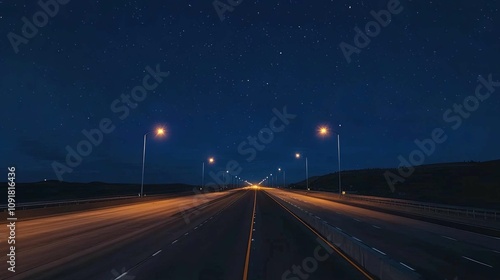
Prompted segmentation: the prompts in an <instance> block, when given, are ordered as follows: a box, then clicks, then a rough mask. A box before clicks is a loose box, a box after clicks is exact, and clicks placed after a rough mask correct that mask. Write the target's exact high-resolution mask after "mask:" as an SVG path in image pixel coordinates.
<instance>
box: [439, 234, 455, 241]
mask: <svg viewBox="0 0 500 280" xmlns="http://www.w3.org/2000/svg"><path fill="white" fill-rule="evenodd" d="M441 237H444V238H447V239H450V240H453V241H457V240H456V239H455V238H451V237H448V236H446V235H441Z"/></svg>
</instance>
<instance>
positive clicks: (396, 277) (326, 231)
mask: <svg viewBox="0 0 500 280" xmlns="http://www.w3.org/2000/svg"><path fill="white" fill-rule="evenodd" d="M273 197H275V198H278V199H279V200H281V201H282V202H284V203H287V204H288V205H290V206H291V207H287V209H289V210H290V211H291V212H292V213H294V214H295V215H297V216H298V217H299V218H300V219H302V220H303V221H304V222H306V223H307V224H308V225H309V226H311V227H312V228H313V229H314V230H316V231H317V232H318V233H319V234H321V235H322V236H323V237H325V238H326V239H327V240H328V241H329V242H330V243H331V244H332V245H334V246H335V247H337V249H340V250H341V251H342V252H344V253H345V254H346V255H348V256H349V257H350V258H351V259H352V260H353V261H355V262H356V263H358V264H359V265H361V266H362V267H364V268H365V269H366V270H367V271H368V272H369V273H371V274H372V275H373V276H375V277H378V278H379V279H381V280H421V279H423V278H422V276H421V275H420V274H418V273H417V272H415V271H413V270H411V269H409V268H407V267H405V266H403V265H402V264H401V263H399V262H397V261H395V260H393V259H391V258H389V257H387V256H386V255H382V254H380V253H379V252H376V251H375V250H373V249H372V248H370V247H368V246H367V245H365V244H363V243H362V242H359V241H357V240H355V239H353V238H352V237H351V236H349V235H347V234H345V233H344V232H342V231H341V230H339V229H337V228H335V227H334V226H332V225H330V224H328V223H327V222H326V221H323V220H321V219H318V218H317V217H316V216H315V215H313V214H312V213H306V212H304V211H303V210H301V209H298V208H297V207H295V206H293V205H291V204H289V203H288V202H286V201H284V200H282V199H281V198H279V197H276V196H273Z"/></svg>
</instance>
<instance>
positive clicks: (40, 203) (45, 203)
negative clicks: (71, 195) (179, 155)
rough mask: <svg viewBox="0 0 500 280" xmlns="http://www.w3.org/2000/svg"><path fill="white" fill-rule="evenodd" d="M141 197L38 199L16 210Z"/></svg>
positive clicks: (2, 209) (1, 206) (0, 208)
mask: <svg viewBox="0 0 500 280" xmlns="http://www.w3.org/2000/svg"><path fill="white" fill-rule="evenodd" d="M187 193H192V192H191V191H187V192H179V193H169V194H156V195H149V196H147V197H157V196H173V195H183V194H187ZM132 198H139V197H138V196H136V195H129V196H118V197H103V198H93V199H72V200H53V201H38V202H30V203H16V210H25V209H33V208H47V207H57V206H64V205H72V204H85V203H96V202H104V201H116V200H123V199H132ZM7 209H8V204H0V212H5V211H7Z"/></svg>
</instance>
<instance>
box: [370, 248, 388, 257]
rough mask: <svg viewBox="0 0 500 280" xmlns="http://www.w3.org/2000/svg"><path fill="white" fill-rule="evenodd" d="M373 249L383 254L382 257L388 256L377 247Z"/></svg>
mask: <svg viewBox="0 0 500 280" xmlns="http://www.w3.org/2000/svg"><path fill="white" fill-rule="evenodd" d="M372 249H373V250H375V251H377V252H379V253H380V254H382V255H384V256H385V255H387V254H386V253H384V252H382V251H380V250H379V249H377V248H375V247H372Z"/></svg>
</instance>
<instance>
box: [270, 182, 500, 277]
mask: <svg viewBox="0 0 500 280" xmlns="http://www.w3.org/2000/svg"><path fill="white" fill-rule="evenodd" d="M268 192H269V193H270V194H272V195H274V196H276V197H281V198H284V199H286V200H287V201H290V202H291V203H293V204H294V205H296V206H298V207H300V208H302V209H304V210H307V211H309V212H311V213H314V214H315V215H317V216H318V217H320V218H321V219H322V220H324V221H326V222H328V223H329V224H330V225H333V226H336V227H338V228H339V229H341V230H342V231H344V232H345V233H347V234H348V235H350V236H352V237H354V238H357V239H358V240H361V242H363V243H365V244H366V245H368V246H369V247H371V248H373V249H374V250H377V251H379V252H380V253H381V254H386V255H387V256H389V257H390V258H392V259H394V260H396V261H398V262H401V263H403V264H404V265H407V266H409V267H411V268H412V269H415V270H416V271H417V272H418V273H420V274H421V275H422V276H424V278H425V279H450V280H452V279H458V280H462V279H492V280H493V279H497V280H498V279H500V276H499V275H500V238H498V237H492V236H486V235H481V234H478V233H473V232H468V231H463V230H460V229H454V228H449V227H445V226H440V225H436V224H432V223H428V222H423V221H419V220H413V219H409V218H405V217H400V216H396V215H391V214H386V213H381V212H376V211H373V210H368V209H364V208H359V207H354V206H350V205H345V204H341V203H336V202H333V201H329V200H325V199H320V198H315V197H309V196H307V195H303V194H298V193H294V192H288V191H283V190H277V189H272V190H268ZM285 204H286V205H287V207H295V206H293V205H290V204H288V203H285Z"/></svg>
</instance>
